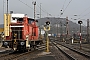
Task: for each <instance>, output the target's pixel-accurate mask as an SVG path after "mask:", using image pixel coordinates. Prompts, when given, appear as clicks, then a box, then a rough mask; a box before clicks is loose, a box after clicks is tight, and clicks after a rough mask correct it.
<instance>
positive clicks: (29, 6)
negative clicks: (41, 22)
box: [18, 0, 38, 12]
mask: <svg viewBox="0 0 90 60" xmlns="http://www.w3.org/2000/svg"><path fill="white" fill-rule="evenodd" d="M18 1H20V2H21V3H23V4H24V5H26V6H27V7H29V8H31V9H32V10H34V9H33V8H32V7H30V6H29V5H28V4H26V3H24V2H23V1H21V0H18ZM36 12H38V11H36Z"/></svg>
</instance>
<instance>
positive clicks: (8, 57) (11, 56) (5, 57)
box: [0, 48, 42, 60]
mask: <svg viewBox="0 0 90 60" xmlns="http://www.w3.org/2000/svg"><path fill="white" fill-rule="evenodd" d="M40 49H42V48H40ZM38 50H39V49H38V48H37V49H35V50H34V49H33V50H32V51H28V52H8V53H5V54H2V55H0V60H15V59H18V58H20V57H22V56H26V55H30V54H31V53H34V52H37V51H38Z"/></svg>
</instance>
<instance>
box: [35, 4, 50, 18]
mask: <svg viewBox="0 0 90 60" xmlns="http://www.w3.org/2000/svg"><path fill="white" fill-rule="evenodd" d="M37 6H38V7H39V8H40V6H39V5H37ZM41 10H42V11H43V12H44V13H47V14H48V15H49V16H52V15H51V14H49V13H48V12H47V11H46V10H43V9H41Z"/></svg>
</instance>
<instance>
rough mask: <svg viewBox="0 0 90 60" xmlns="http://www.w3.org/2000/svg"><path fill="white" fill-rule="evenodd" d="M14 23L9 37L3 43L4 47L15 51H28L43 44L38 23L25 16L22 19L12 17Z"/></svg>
mask: <svg viewBox="0 0 90 60" xmlns="http://www.w3.org/2000/svg"><path fill="white" fill-rule="evenodd" d="M12 19H13V21H14V20H15V21H16V22H11V23H10V24H9V29H10V31H9V36H6V40H5V41H3V46H4V47H9V48H12V49H14V50H23V51H24V50H26V49H31V48H35V47H36V45H37V44H39V43H41V40H39V27H38V25H37V23H38V21H37V20H34V19H31V18H28V17H27V16H24V17H22V18H17V17H12Z"/></svg>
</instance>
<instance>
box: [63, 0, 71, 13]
mask: <svg viewBox="0 0 90 60" xmlns="http://www.w3.org/2000/svg"><path fill="white" fill-rule="evenodd" d="M71 2H72V0H70V1H69V3H68V5H67V6H66V8H65V9H64V11H63V13H64V12H65V10H66V9H67V8H68V6H69V4H70V3H71Z"/></svg>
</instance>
